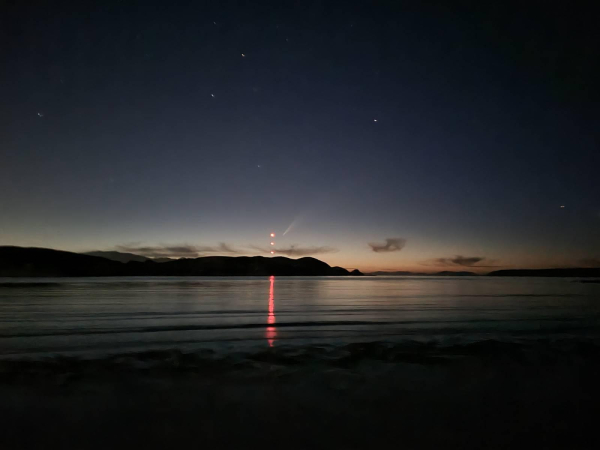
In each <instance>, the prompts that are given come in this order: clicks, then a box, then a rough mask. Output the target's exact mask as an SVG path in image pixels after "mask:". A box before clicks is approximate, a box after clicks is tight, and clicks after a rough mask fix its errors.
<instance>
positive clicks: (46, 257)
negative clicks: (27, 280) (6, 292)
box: [0, 247, 140, 277]
mask: <svg viewBox="0 0 600 450" xmlns="http://www.w3.org/2000/svg"><path fill="white" fill-rule="evenodd" d="M138 264H140V263H138ZM124 269H125V265H124V264H123V263H120V262H117V261H111V260H109V259H106V258H100V257H98V256H90V255H80V254H79V253H71V252H63V251H59V250H51V249H47V248H23V247H0V276H3V277H65V276H69V277H86V276H111V275H125V270H124Z"/></svg>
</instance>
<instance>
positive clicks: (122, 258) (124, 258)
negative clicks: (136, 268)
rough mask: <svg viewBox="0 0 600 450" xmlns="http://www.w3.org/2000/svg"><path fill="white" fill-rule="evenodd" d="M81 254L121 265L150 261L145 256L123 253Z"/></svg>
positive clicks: (98, 252)
mask: <svg viewBox="0 0 600 450" xmlns="http://www.w3.org/2000/svg"><path fill="white" fill-rule="evenodd" d="M82 254H83V255H90V256H99V257H101V258H106V259H110V260H112V261H119V262H122V263H127V262H129V261H138V262H146V261H148V260H150V258H146V257H145V256H140V255H134V254H133V253H123V252H102V251H95V252H85V253H82ZM155 262H158V261H155Z"/></svg>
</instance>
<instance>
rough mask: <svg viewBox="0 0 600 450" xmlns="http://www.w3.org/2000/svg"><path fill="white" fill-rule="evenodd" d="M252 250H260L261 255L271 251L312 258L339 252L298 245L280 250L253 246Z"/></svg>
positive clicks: (326, 248) (325, 247)
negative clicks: (312, 256)
mask: <svg viewBox="0 0 600 450" xmlns="http://www.w3.org/2000/svg"><path fill="white" fill-rule="evenodd" d="M250 248H252V249H254V250H258V251H259V252H261V253H268V254H270V253H271V251H274V252H275V255H285V256H311V255H321V254H324V253H335V252H337V251H338V249H337V248H334V247H328V246H326V245H324V246H314V247H298V246H297V245H291V246H289V247H279V248H263V247H258V246H256V245H251V246H250Z"/></svg>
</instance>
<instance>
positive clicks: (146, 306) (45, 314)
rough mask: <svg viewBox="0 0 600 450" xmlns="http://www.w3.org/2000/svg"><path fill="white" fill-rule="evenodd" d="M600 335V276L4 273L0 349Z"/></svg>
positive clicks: (33, 352) (84, 351) (226, 347)
mask: <svg viewBox="0 0 600 450" xmlns="http://www.w3.org/2000/svg"><path fill="white" fill-rule="evenodd" d="M599 337H600V285H598V284H594V283H581V282H579V280H575V279H552V278H489V277H466V278H448V277H362V278H359V277H356V278H349V277H339V278H338V277H310V278H300V277H277V278H275V277H271V278H267V277H264V278H262V277H245V278H233V277H221V278H210V277H185V278H178V277H163V278H149V277H143V278H52V279H50V278H45V279H10V278H3V279H0V356H1V357H3V358H15V357H22V356H26V357H28V358H31V357H37V356H48V355H57V354H66V355H67V354H68V355H84V356H87V355H100V354H111V353H119V352H129V351H146V350H158V349H180V350H182V351H194V350H196V349H201V348H206V347H208V348H212V349H216V350H217V351H223V352H228V351H235V350H239V349H247V348H269V347H275V348H278V347H279V348H285V347H286V346H297V345H306V344H329V345H334V346H335V345H346V344H349V343H356V342H403V341H419V342H435V343H437V344H441V345H454V344H468V343H473V342H478V341H486V340H496V341H502V342H523V341H529V340H539V339H546V340H547V339H550V340H552V339H585V340H592V341H596V340H597V338H599Z"/></svg>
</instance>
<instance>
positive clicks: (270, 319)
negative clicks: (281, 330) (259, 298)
mask: <svg viewBox="0 0 600 450" xmlns="http://www.w3.org/2000/svg"><path fill="white" fill-rule="evenodd" d="M269 281H270V282H271V284H270V286H269V315H268V316H267V325H268V326H267V332H266V333H265V337H266V338H267V342H268V343H269V347H273V343H274V342H275V338H276V337H277V329H276V328H275V327H274V326H273V325H275V293H274V290H275V289H274V285H275V277H274V276H270V277H269Z"/></svg>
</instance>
